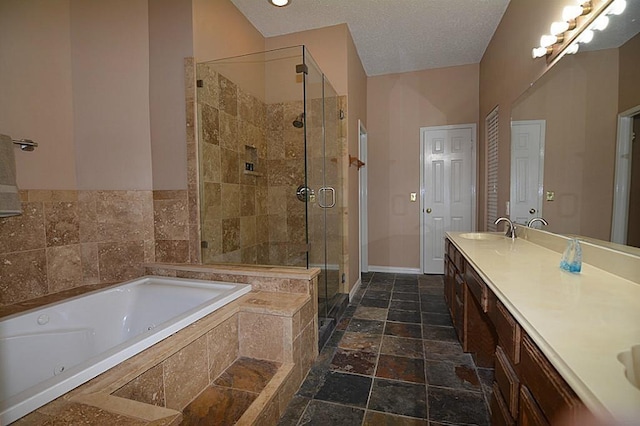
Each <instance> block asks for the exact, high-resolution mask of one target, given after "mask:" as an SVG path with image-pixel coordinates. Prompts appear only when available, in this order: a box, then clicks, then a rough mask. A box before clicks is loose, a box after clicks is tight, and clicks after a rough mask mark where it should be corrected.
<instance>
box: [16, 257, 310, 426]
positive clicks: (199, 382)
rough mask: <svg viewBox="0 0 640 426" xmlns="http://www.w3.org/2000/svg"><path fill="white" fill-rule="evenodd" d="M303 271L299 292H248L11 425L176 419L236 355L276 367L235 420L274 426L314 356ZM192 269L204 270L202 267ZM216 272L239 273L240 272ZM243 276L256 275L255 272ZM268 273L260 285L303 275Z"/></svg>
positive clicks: (276, 285) (177, 271) (171, 271)
mask: <svg viewBox="0 0 640 426" xmlns="http://www.w3.org/2000/svg"><path fill="white" fill-rule="evenodd" d="M161 267H166V268H167V269H165V271H166V272H167V273H166V274H165V275H172V274H177V275H180V274H181V273H186V272H187V271H186V267H182V269H171V268H172V267H173V268H175V266H173V265H156V266H155V268H156V269H158V270H157V271H156V273H158V272H159V269H160V268H161ZM256 269H257V268H256ZM303 271H304V272H305V273H306V278H307V288H306V289H304V291H300V292H286V291H285V292H270V291H265V290H254V291H252V292H251V293H249V294H247V295H245V296H243V297H242V298H240V299H238V300H236V301H234V302H232V303H231V304H229V305H227V306H225V307H223V308H222V309H221V310H219V311H216V312H214V313H212V314H210V315H208V316H207V317H205V318H203V319H201V320H199V321H197V322H196V323H194V324H192V325H190V326H189V327H187V328H185V329H183V330H181V331H179V332H178V333H176V334H174V335H172V336H170V337H169V338H167V339H165V340H163V341H161V342H159V343H158V344H156V345H154V346H152V347H151V348H149V349H147V350H146V351H144V352H142V353H140V354H138V355H136V356H134V357H132V358H130V359H129V360H127V361H125V362H123V363H121V364H119V365H117V366H116V367H114V368H112V369H111V370H109V371H107V372H105V373H103V374H102V375H100V376H98V377H96V378H95V379H93V380H91V381H90V382H88V383H86V384H84V385H82V386H80V387H78V388H76V389H74V390H73V391H71V392H69V393H67V394H66V395H64V396H63V397H61V398H58V399H57V400H55V401H53V402H51V403H49V404H47V405H45V406H43V407H41V408H40V409H38V410H36V411H35V412H33V413H31V414H29V415H28V416H25V417H24V418H23V419H21V420H19V421H18V422H16V424H20V423H21V422H22V423H24V424H44V423H46V422H48V421H54V422H55V421H63V422H67V423H68V424H74V423H77V422H80V421H89V422H94V423H95V421H97V420H96V419H109V421H112V423H114V424H136V425H137V424H154V425H155V424H177V423H174V422H179V421H180V419H181V418H182V414H181V411H182V410H183V409H185V407H187V405H188V404H189V403H190V402H191V401H192V400H193V399H194V398H196V397H197V396H198V395H199V394H200V393H201V392H202V391H203V390H205V389H206V388H208V387H209V386H210V385H211V384H212V383H213V382H214V381H215V380H216V379H217V378H219V376H220V375H221V373H223V372H224V371H225V370H226V369H227V368H228V367H229V366H230V365H232V364H233V363H234V362H235V361H236V360H237V359H239V358H252V359H258V360H264V361H268V362H272V363H275V364H274V365H277V366H278V369H277V371H276V372H275V374H274V375H273V378H272V380H271V381H269V383H268V384H266V386H265V387H264V389H263V390H262V392H260V394H259V395H258V396H257V397H256V398H255V400H254V401H253V402H252V403H251V404H250V406H249V407H248V409H247V410H246V412H245V413H244V414H243V415H242V417H241V418H240V421H239V423H238V424H260V425H262V424H270V423H271V424H273V423H275V421H276V420H275V419H277V418H278V417H279V416H280V414H281V413H282V412H284V409H285V407H286V406H287V404H288V403H289V400H290V399H291V398H292V397H293V394H294V393H295V391H296V389H297V388H298V387H299V385H300V383H301V382H302V380H303V378H304V376H305V375H306V372H307V371H308V370H309V368H310V367H311V364H312V363H313V360H314V359H315V357H316V355H317V332H318V331H317V318H316V317H317V311H315V310H314V307H315V306H317V305H316V304H314V303H313V299H312V298H311V297H310V294H311V293H314V292H315V290H313V289H311V287H313V286H314V285H316V282H315V279H316V277H317V270H316V271H306V270H303ZM197 272H198V273H203V271H202V269H200V270H199V271H197ZM223 272H225V274H226V275H227V276H229V277H238V276H241V273H240V271H239V270H231V271H230V270H224V271H223ZM209 273H212V272H211V271H209ZM249 274H255V275H256V276H257V271H249ZM272 275H279V277H267V278H268V279H265V282H264V283H263V287H270V288H274V289H277V288H296V286H295V285H293V286H292V283H291V282H290V281H297V280H299V279H302V277H303V275H304V274H303V273H302V272H301V271H297V270H296V271H294V272H293V274H292V278H287V277H286V270H284V269H280V270H278V271H277V273H273V274H272ZM255 279H256V280H258V278H255ZM282 282H285V283H286V284H283V283H282ZM256 342H259V347H258V345H257V344H256ZM220 380H224V377H223V378H222V379H220ZM118 416H119V417H118ZM83 419H85V420H83ZM265 419H273V421H271V422H269V421H266V420H265ZM100 421H102V420H100ZM105 421H107V420H105Z"/></svg>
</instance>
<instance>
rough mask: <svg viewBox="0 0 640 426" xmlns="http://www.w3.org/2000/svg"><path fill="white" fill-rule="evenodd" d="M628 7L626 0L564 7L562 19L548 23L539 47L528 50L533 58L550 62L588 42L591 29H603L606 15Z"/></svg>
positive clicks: (582, 2) (589, 0) (589, 1)
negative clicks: (544, 58)
mask: <svg viewBox="0 0 640 426" xmlns="http://www.w3.org/2000/svg"><path fill="white" fill-rule="evenodd" d="M626 6H627V0H578V4H577V5H576V4H575V3H574V4H573V5H569V6H566V7H565V8H564V9H563V11H562V19H563V20H562V21H557V22H554V23H552V24H551V28H550V33H551V34H546V35H543V36H542V37H541V38H540V45H539V47H536V48H534V49H533V50H532V51H531V56H532V57H533V58H534V59H535V58H542V57H545V56H546V58H547V64H551V63H553V62H555V61H557V60H558V59H560V57H562V55H565V54H574V53H576V52H577V51H578V49H579V44H580V43H589V42H590V41H591V40H592V39H593V37H594V31H603V30H604V29H605V28H607V26H608V25H609V17H608V16H607V15H619V14H621V13H622V12H623V11H624V10H625V8H626Z"/></svg>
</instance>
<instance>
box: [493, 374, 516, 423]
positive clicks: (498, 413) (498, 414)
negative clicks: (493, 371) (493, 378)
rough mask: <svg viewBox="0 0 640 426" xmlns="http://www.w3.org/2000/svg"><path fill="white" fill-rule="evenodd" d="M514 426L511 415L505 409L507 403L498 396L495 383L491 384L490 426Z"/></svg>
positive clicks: (498, 392) (498, 391) (498, 390)
mask: <svg viewBox="0 0 640 426" xmlns="http://www.w3.org/2000/svg"><path fill="white" fill-rule="evenodd" d="M512 425H515V422H514V421H513V418H512V417H511V413H510V412H509V409H508V408H507V403H506V402H505V401H504V399H503V398H502V395H501V394H500V389H498V385H497V383H495V382H494V383H493V394H492V396H491V426H512Z"/></svg>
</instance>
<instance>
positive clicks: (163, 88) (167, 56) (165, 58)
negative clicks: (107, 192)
mask: <svg viewBox="0 0 640 426" xmlns="http://www.w3.org/2000/svg"><path fill="white" fill-rule="evenodd" d="M191 14H192V10H191V2H190V1H185V0H152V1H149V114H150V123H151V124H150V125H151V160H152V167H153V188H154V189H161V190H164V189H186V188H187V167H186V164H187V145H186V144H185V140H186V137H187V135H186V128H185V123H186V114H185V107H184V58H185V57H190V56H193V23H192V15H191ZM179 164H184V167H176V165H179Z"/></svg>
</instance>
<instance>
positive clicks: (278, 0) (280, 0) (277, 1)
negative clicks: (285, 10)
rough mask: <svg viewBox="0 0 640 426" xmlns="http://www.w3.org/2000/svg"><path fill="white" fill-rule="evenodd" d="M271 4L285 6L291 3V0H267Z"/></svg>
mask: <svg viewBox="0 0 640 426" xmlns="http://www.w3.org/2000/svg"><path fill="white" fill-rule="evenodd" d="M267 1H268V2H269V4H271V5H273V6H276V7H285V6H289V4H291V0H267Z"/></svg>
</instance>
